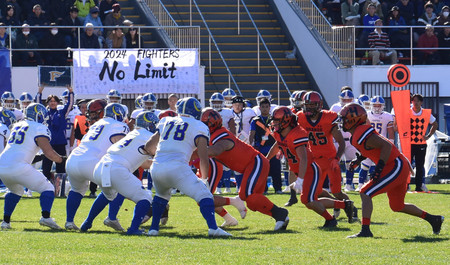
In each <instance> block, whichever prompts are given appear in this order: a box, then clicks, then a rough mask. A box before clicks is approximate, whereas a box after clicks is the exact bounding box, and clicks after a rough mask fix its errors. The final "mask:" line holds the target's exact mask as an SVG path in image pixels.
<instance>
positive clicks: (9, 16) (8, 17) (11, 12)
mask: <svg viewBox="0 0 450 265" xmlns="http://www.w3.org/2000/svg"><path fill="white" fill-rule="evenodd" d="M2 22H3V23H4V24H5V25H6V26H20V25H21V24H20V21H19V19H18V16H16V9H15V7H14V6H12V5H8V6H7V7H6V14H5V16H4V17H3V19H2Z"/></svg>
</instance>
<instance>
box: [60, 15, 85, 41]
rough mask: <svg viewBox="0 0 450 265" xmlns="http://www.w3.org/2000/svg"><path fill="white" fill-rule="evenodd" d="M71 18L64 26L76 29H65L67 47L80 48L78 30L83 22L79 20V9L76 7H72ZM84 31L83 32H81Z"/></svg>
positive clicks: (64, 22) (68, 18) (65, 21)
mask: <svg viewBox="0 0 450 265" xmlns="http://www.w3.org/2000/svg"><path fill="white" fill-rule="evenodd" d="M69 10H70V12H69V16H68V17H66V19H64V21H63V25H64V26H73V27H75V28H66V29H63V31H64V34H65V37H64V40H65V43H66V47H72V48H78V28H76V27H79V26H82V25H83V24H82V23H81V20H80V19H79V18H78V8H77V7H76V6H71V7H70V9H69ZM81 31H82V30H81Z"/></svg>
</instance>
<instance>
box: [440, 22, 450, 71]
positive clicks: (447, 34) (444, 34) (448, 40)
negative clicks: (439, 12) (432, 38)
mask: <svg viewBox="0 0 450 265" xmlns="http://www.w3.org/2000/svg"><path fill="white" fill-rule="evenodd" d="M444 26H446V27H445V28H444V30H442V31H441V32H439V34H438V43H439V48H450V22H448V21H447V22H445V23H444ZM439 54H440V57H441V64H450V50H440V51H439Z"/></svg>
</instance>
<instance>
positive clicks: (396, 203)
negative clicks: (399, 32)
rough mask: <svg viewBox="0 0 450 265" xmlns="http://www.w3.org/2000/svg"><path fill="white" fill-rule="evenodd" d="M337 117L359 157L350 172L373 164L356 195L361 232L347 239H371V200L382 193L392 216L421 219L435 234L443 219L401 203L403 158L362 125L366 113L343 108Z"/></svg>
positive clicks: (405, 163)
mask: <svg viewBox="0 0 450 265" xmlns="http://www.w3.org/2000/svg"><path fill="white" fill-rule="evenodd" d="M339 116H340V118H341V123H342V129H343V130H344V131H345V132H350V133H351V135H352V137H351V139H350V142H351V144H352V145H353V146H354V147H355V148H356V149H357V150H358V151H359V152H360V153H361V155H359V156H358V157H357V158H356V159H354V160H353V161H352V162H351V163H350V165H349V166H350V168H352V169H354V168H356V167H358V165H359V163H360V162H361V161H363V160H364V159H365V158H370V159H371V160H372V161H373V162H374V163H375V164H376V167H375V170H374V171H373V173H371V174H370V181H369V182H367V183H366V184H365V185H364V186H363V187H362V189H361V191H360V196H361V201H362V217H363V219H362V228H361V231H360V232H359V233H357V234H355V235H352V236H349V237H350V238H355V237H373V234H372V232H371V231H370V217H371V216H372V211H373V205H372V197H374V196H376V195H379V194H382V193H387V196H388V198H389V206H390V207H391V209H392V210H393V211H394V212H402V213H407V214H410V215H414V216H417V217H421V218H422V219H425V220H427V221H428V222H429V223H430V224H431V226H432V228H433V233H434V234H439V232H440V231H441V226H442V222H443V221H444V217H443V216H440V215H431V214H429V213H427V212H425V211H423V210H421V209H419V208H418V207H417V206H415V205H414V204H409V203H405V194H406V191H407V180H408V176H409V174H410V172H411V171H412V168H411V165H410V164H409V162H408V160H407V159H406V158H405V156H404V155H403V154H401V153H400V151H399V150H398V149H397V148H396V147H395V146H394V145H393V144H392V143H391V142H390V141H389V140H387V139H386V138H384V137H383V136H381V135H380V134H379V133H378V132H377V131H376V130H375V129H374V128H373V127H372V126H371V125H370V124H369V125H367V124H366V120H367V113H366V110H365V109H364V108H363V107H362V106H360V105H359V104H356V103H350V104H347V105H345V106H344V107H343V108H342V110H341V111H340V112H339Z"/></svg>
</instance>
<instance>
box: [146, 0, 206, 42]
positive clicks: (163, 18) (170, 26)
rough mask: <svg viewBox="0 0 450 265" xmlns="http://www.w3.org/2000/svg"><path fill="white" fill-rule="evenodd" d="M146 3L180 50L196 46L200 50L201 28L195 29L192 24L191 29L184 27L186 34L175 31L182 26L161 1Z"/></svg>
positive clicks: (149, 0)
mask: <svg viewBox="0 0 450 265" xmlns="http://www.w3.org/2000/svg"><path fill="white" fill-rule="evenodd" d="M145 3H146V4H147V6H148V7H149V8H150V10H151V12H152V13H153V16H154V17H155V18H156V19H157V21H158V23H159V25H161V26H164V27H165V31H166V32H167V34H168V35H169V37H170V38H171V39H172V41H173V43H174V44H175V45H176V46H177V47H178V48H188V47H189V46H192V45H195V46H196V48H198V49H199V50H200V27H198V26H196V27H193V26H192V23H191V24H190V26H189V27H183V31H184V32H181V31H179V30H174V29H175V28H176V27H180V26H179V25H178V23H177V22H176V21H175V19H173V17H172V16H171V15H170V12H169V11H168V10H167V8H166V7H165V6H164V4H163V3H162V2H161V0H145Z"/></svg>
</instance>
